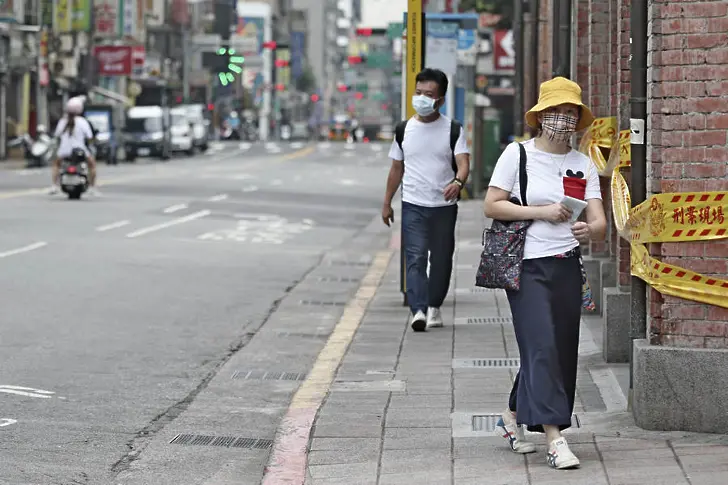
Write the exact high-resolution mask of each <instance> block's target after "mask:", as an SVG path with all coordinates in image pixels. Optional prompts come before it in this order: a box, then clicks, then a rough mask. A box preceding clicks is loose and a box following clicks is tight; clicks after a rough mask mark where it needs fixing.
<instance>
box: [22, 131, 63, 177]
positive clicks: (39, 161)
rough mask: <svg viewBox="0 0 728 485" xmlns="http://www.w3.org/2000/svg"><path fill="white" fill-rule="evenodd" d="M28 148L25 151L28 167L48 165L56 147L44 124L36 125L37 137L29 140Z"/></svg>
mask: <svg viewBox="0 0 728 485" xmlns="http://www.w3.org/2000/svg"><path fill="white" fill-rule="evenodd" d="M26 136H27V135H26ZM29 143H30V149H29V150H27V151H26V160H27V167H28V168H35V167H46V166H48V165H50V163H51V161H52V159H53V157H54V156H55V151H56V148H57V146H56V145H57V143H56V140H55V139H54V138H53V137H52V136H50V135H49V134H48V132H47V131H46V129H45V126H43V125H38V136H37V138H36V139H35V140H34V141H32V139H31V141H30V142H29Z"/></svg>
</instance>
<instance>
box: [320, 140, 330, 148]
mask: <svg viewBox="0 0 728 485" xmlns="http://www.w3.org/2000/svg"><path fill="white" fill-rule="evenodd" d="M318 147H319V148H324V149H326V148H330V147H331V143H329V142H327V141H323V142H321V143H319V144H318Z"/></svg>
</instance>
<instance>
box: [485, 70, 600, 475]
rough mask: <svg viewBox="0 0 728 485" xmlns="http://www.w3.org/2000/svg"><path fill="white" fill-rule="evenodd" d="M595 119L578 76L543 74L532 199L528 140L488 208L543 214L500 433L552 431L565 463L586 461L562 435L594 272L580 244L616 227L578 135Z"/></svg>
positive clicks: (512, 298)
mask: <svg viewBox="0 0 728 485" xmlns="http://www.w3.org/2000/svg"><path fill="white" fill-rule="evenodd" d="M593 121H594V115H593V114H592V112H591V110H590V109H589V108H588V107H587V106H586V105H584V103H583V102H582V100H581V88H580V87H579V85H578V84H576V83H575V82H573V81H570V80H568V79H565V78H563V77H557V78H554V79H551V80H549V81H546V82H544V83H543V84H541V89H540V93H539V98H538V104H536V106H534V107H533V108H531V109H530V110H529V111H528V112H527V113H526V122H527V123H528V125H529V126H531V127H532V128H534V129H535V130H536V131H537V136H536V137H535V138H534V139H531V140H528V141H526V142H524V143H522V144H521V145H522V147H523V149H524V152H525V156H526V174H527V179H526V180H527V184H526V192H525V195H526V201H522V200H520V199H521V196H520V194H521V188H520V181H519V160H520V156H521V147H520V146H519V144H518V143H511V144H510V145H509V146H508V147H506V149H505V150H504V151H503V153H502V154H501V156H500V158H499V159H498V163H497V164H496V167H495V170H494V172H493V175H492V177H491V180H490V184H489V188H488V192H487V195H486V197H485V215H486V216H487V217H490V218H493V219H498V220H502V221H517V220H530V221H533V222H532V223H531V225H530V226H529V227H528V229H527V232H526V239H525V246H524V255H523V269H522V272H521V278H520V289H519V290H518V291H510V290H509V291H507V296H508V301H509V304H510V307H511V314H512V316H513V326H514V329H515V333H516V339H517V341H518V349H519V353H520V357H521V368H520V370H519V372H518V375H517V376H516V379H515V382H514V384H513V389H512V390H511V396H510V399H509V403H508V409H507V410H506V411H505V412H504V413H503V414H502V416H501V418H500V420H499V422H498V424H497V426H496V433H497V434H498V435H499V436H502V437H503V438H505V439H506V440H507V441H508V443H509V445H510V446H511V449H512V450H513V451H514V452H516V453H532V452H534V451H536V446H535V445H534V444H533V443H531V442H528V441H526V439H525V433H524V430H523V426H526V427H527V428H528V429H529V431H536V432H543V433H545V434H546V442H547V443H548V446H547V451H546V462H547V463H548V465H549V466H551V467H553V468H557V469H565V468H574V467H578V466H579V459H578V458H577V457H576V456H574V454H573V453H572V452H571V450H570V449H569V446H568V444H567V442H566V440H565V439H564V437H563V436H562V435H561V431H562V430H564V429H566V428H568V427H570V426H571V416H572V413H573V410H574V395H575V389H576V371H577V362H578V351H579V325H580V321H581V308H582V284H583V278H584V273H583V264H582V261H581V253H580V250H579V247H580V244H586V243H588V242H589V241H590V240H601V239H603V238H604V236H605V232H606V216H605V215H604V207H603V205H602V200H601V192H600V188H599V175H598V173H597V168H596V167H595V166H594V164H593V163H592V162H591V160H590V159H589V158H588V157H587V156H585V155H583V154H582V153H579V152H578V151H576V150H574V149H573V148H572V147H571V146H570V144H569V141H570V140H571V138H572V136H573V135H574V134H575V133H576V132H577V131H580V130H583V129H585V128H587V127H589V125H591V123H592V122H593ZM584 208H585V210H584ZM574 210H577V211H581V210H584V212H585V213H586V221H577V220H576V219H577V218H576V216H577V214H574ZM582 219H583V218H582Z"/></svg>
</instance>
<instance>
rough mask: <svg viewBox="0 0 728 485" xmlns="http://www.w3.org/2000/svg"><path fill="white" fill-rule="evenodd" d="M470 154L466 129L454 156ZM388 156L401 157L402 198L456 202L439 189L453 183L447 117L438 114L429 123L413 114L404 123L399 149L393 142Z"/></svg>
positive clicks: (436, 203)
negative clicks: (436, 117) (402, 171)
mask: <svg viewBox="0 0 728 485" xmlns="http://www.w3.org/2000/svg"><path fill="white" fill-rule="evenodd" d="M402 151H404V153H402ZM461 153H470V152H469V151H468V143H467V140H466V139H465V129H461V130H460V136H459V137H458V140H457V143H456V144H455V155H460V154H461ZM389 158H391V159H393V160H404V176H403V177H402V200H403V201H404V202H409V203H410V204H415V205H419V206H422V207H442V206H447V205H453V204H457V200H452V201H447V200H445V196H444V195H443V194H442V191H443V190H445V187H447V185H448V184H449V183H450V182H452V179H453V178H455V174H454V173H453V171H452V151H451V150H450V118H448V117H447V116H443V115H440V117H439V118H438V119H436V120H435V121H432V122H430V123H423V122H421V121H418V120H417V119H416V118H414V117H412V118H410V119H409V121H408V122H407V126H406V127H405V130H404V138H403V139H402V150H400V149H399V145H397V140H396V139H395V140H393V141H392V147H391V148H390V149H389Z"/></svg>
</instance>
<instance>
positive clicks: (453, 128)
mask: <svg viewBox="0 0 728 485" xmlns="http://www.w3.org/2000/svg"><path fill="white" fill-rule="evenodd" d="M461 130H462V125H461V124H460V123H458V122H457V121H455V120H450V153H451V154H452V171H453V172H455V174H457V173H458V164H457V162H455V145H457V143H458V138H460V131H461Z"/></svg>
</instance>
